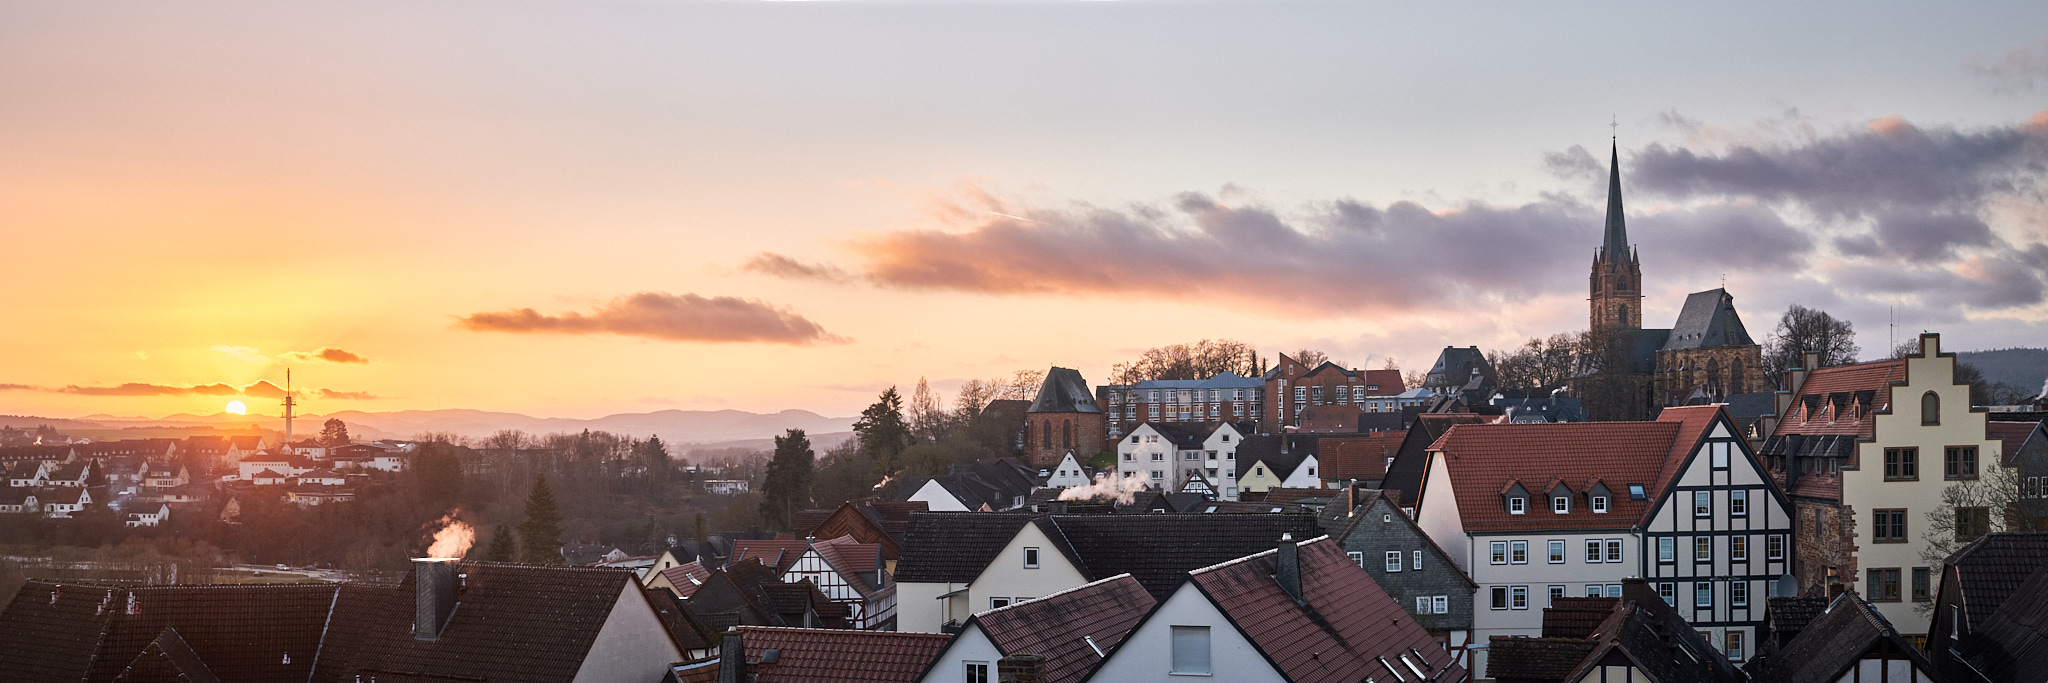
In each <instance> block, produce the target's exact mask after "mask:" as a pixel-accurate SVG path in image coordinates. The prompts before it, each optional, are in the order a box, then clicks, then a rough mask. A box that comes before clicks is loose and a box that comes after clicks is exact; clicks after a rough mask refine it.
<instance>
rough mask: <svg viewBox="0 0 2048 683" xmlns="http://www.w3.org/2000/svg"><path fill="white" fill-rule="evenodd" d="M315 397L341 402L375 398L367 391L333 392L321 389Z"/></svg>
mask: <svg viewBox="0 0 2048 683" xmlns="http://www.w3.org/2000/svg"><path fill="white" fill-rule="evenodd" d="M317 395H318V396H319V397H320V398H329V399H337V400H342V401H369V400H374V399H376V398H377V397H376V396H374V395H372V394H370V392H367V391H335V390H333V389H321V390H320V391H319V392H318V394H317Z"/></svg>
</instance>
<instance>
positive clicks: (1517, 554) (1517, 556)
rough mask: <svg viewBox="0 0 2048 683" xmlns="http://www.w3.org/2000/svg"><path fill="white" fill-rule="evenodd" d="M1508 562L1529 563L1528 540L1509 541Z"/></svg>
mask: <svg viewBox="0 0 2048 683" xmlns="http://www.w3.org/2000/svg"><path fill="white" fill-rule="evenodd" d="M1508 563H1509V564H1528V563H1529V542H1528V541H1510V542H1509V543H1508Z"/></svg>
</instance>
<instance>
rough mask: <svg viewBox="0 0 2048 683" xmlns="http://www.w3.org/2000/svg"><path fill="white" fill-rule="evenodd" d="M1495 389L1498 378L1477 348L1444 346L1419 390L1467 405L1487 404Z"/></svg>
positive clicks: (1498, 381) (1424, 377)
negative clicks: (1428, 391)
mask: <svg viewBox="0 0 2048 683" xmlns="http://www.w3.org/2000/svg"><path fill="white" fill-rule="evenodd" d="M1499 387H1500V376H1499V375H1497V374H1495V373H1494V371H1493V364H1492V363H1488V362H1487V361H1486V354H1485V353H1484V352H1482V351H1480V350H1479V347H1477V346H1467V347H1464V348H1459V347H1455V346H1446V347H1444V350H1443V351H1442V352H1440V353H1438V354H1437V356H1436V363H1434V364H1432V365H1430V366H1429V373H1428V374H1426V375H1424V376H1423V379H1422V388H1424V389H1429V390H1430V391H1432V392H1435V393H1436V394H1437V396H1438V397H1440V398H1443V399H1449V400H1455V401H1461V402H1463V403H1464V404H1465V405H1467V406H1479V405H1487V404H1488V403H1489V402H1490V401H1491V399H1492V397H1493V394H1494V391H1495V390H1496V389H1497V388H1499Z"/></svg>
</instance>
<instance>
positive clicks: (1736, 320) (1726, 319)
mask: <svg viewBox="0 0 2048 683" xmlns="http://www.w3.org/2000/svg"><path fill="white" fill-rule="evenodd" d="M1755 345H1756V342H1755V341H1754V340H1752V339H1750V338H1749V330H1748V329H1745V328H1743V326H1742V317H1741V316H1739V315H1736V313H1735V297H1733V296H1729V294H1728V290H1725V289H1709V290H1707V291H1704V292H1693V293H1692V294H1691V295H1689V296H1687V297H1685V308H1683V309H1680V310H1679V312H1678V323H1677V324H1676V325H1673V326H1672V327H1671V336H1670V338H1669V339H1667V340H1666V341H1665V342H1664V350H1666V351H1672V350H1677V349H1697V348H1703V347H1711V346H1755Z"/></svg>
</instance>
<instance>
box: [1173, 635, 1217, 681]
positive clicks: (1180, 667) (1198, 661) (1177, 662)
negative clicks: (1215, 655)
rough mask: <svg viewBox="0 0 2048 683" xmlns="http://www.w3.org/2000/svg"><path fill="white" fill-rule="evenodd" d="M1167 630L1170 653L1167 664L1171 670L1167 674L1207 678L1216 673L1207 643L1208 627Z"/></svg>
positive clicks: (1209, 646)
mask: <svg viewBox="0 0 2048 683" xmlns="http://www.w3.org/2000/svg"><path fill="white" fill-rule="evenodd" d="M1169 629H1170V632H1169V633H1168V637H1169V638H1170V642H1169V643H1168V646H1169V648H1170V652H1169V654H1168V659H1167V662H1168V663H1169V665H1170V667H1171V668H1170V669H1169V670H1168V673H1170V674H1174V675H1194V676H1207V675H1212V674H1214V673H1215V672H1216V667H1215V666H1214V663H1213V661H1212V660H1211V659H1210V653H1211V647H1212V646H1211V643H1210V641H1209V627H1207V626H1194V625H1188V626H1179V625H1176V626H1172V627H1169Z"/></svg>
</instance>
